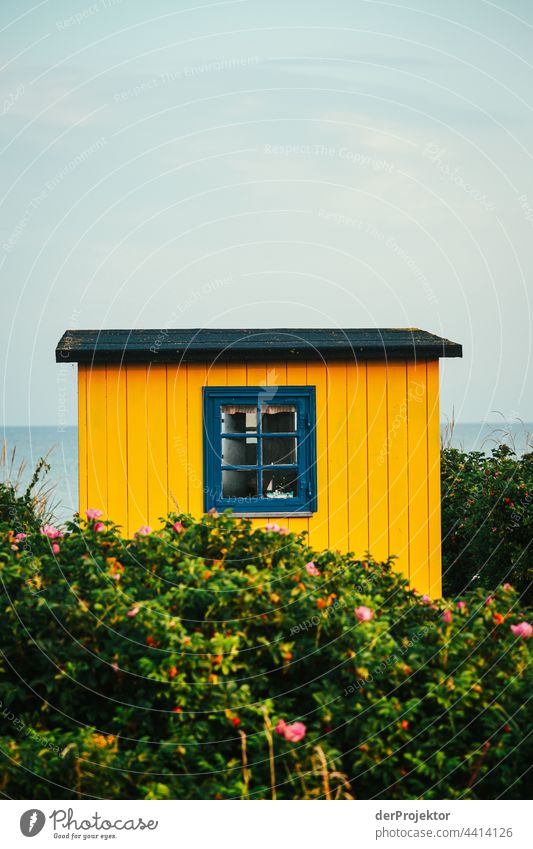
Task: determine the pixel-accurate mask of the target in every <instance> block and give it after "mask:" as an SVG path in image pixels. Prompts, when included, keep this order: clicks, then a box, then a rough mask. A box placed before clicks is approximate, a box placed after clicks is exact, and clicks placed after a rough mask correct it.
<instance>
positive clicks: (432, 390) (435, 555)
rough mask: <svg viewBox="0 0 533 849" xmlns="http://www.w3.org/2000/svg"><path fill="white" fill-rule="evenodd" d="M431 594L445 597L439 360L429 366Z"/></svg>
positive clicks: (428, 429) (431, 362)
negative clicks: (443, 592) (443, 590)
mask: <svg viewBox="0 0 533 849" xmlns="http://www.w3.org/2000/svg"><path fill="white" fill-rule="evenodd" d="M427 417H428V428H427V439H428V508H429V593H428V595H430V596H431V597H432V598H440V596H441V595H442V559H441V494H440V408H439V361H438V360H431V361H429V362H428V363H427Z"/></svg>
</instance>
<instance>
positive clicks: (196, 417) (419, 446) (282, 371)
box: [78, 360, 441, 597]
mask: <svg viewBox="0 0 533 849" xmlns="http://www.w3.org/2000/svg"><path fill="white" fill-rule="evenodd" d="M438 368H439V367H438V361H427V362H426V361H425V360H422V361H418V362H417V363H414V362H390V363H384V362H376V363H374V362H372V363H370V362H369V363H359V364H358V365H356V364H355V363H353V362H331V363H329V364H327V365H324V364H323V363H316V362H307V363H306V362H297V363H287V364H284V363H268V362H264V363H253V364H251V363H249V364H243V365H239V364H233V363H232V364H229V363H228V364H225V363H218V364H216V365H214V366H209V367H208V366H204V365H196V364H194V365H193V364H189V365H182V366H178V365H171V364H169V365H155V366H154V365H146V366H144V365H123V366H121V367H119V366H107V367H106V366H92V367H87V366H82V365H80V366H79V395H78V401H79V457H80V472H79V474H80V511H83V510H85V509H86V508H87V507H98V508H100V509H101V510H103V511H104V513H105V515H106V516H108V517H109V518H112V519H113V520H114V521H115V522H117V523H119V524H120V525H122V527H123V529H124V532H125V533H127V534H128V535H131V534H132V533H134V532H135V531H136V530H137V529H138V528H139V527H140V526H141V525H144V524H148V525H151V526H153V527H156V526H157V525H158V519H159V517H161V516H164V515H165V514H166V513H167V511H169V510H176V511H183V512H190V513H192V514H193V515H195V516H200V515H201V514H202V512H203V460H202V450H203V449H202V387H203V386H206V385H212V386H226V385H227V386H246V385H248V386H258V385H277V386H283V385H286V384H287V385H293V386H294V385H297V386H301V385H312V386H316V398H317V434H316V436H317V480H318V511H317V513H316V514H314V515H313V516H312V517H311V518H292V519H291V518H289V519H287V520H286V522H285V524H286V525H288V527H289V528H290V529H291V530H295V531H301V530H305V531H308V533H309V540H310V543H311V545H312V546H314V547H315V548H317V549H322V548H327V547H329V548H334V549H337V548H338V549H340V550H343V551H346V550H349V551H353V552H354V553H355V554H356V555H357V556H363V555H364V554H365V552H367V551H370V552H371V554H372V555H373V556H374V558H376V559H383V558H385V557H387V555H388V554H389V553H390V554H395V555H397V557H398V560H397V567H398V568H399V569H400V570H401V571H402V572H403V573H404V574H405V575H406V576H408V577H409V579H410V581H411V585H412V586H414V587H415V588H416V589H418V590H419V591H420V592H427V593H428V594H429V595H431V596H433V597H436V596H438V595H440V592H441V560H440V541H441V540H440V535H441V532H440V466H439V464H440V436H439V372H438ZM265 521H267V520H266V519H264V518H262V519H256V520H254V523H255V524H257V525H264V523H265ZM276 521H278V522H281V523H284V520H279V519H278V520H276Z"/></svg>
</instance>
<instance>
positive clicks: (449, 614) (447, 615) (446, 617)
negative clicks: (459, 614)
mask: <svg viewBox="0 0 533 849" xmlns="http://www.w3.org/2000/svg"><path fill="white" fill-rule="evenodd" d="M442 618H443V619H444V621H445V622H446V624H447V625H449V624H450V622H451V621H452V619H453V614H452V611H451V610H445V611H444V613H443V614H442Z"/></svg>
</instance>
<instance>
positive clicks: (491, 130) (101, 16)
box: [0, 0, 533, 424]
mask: <svg viewBox="0 0 533 849" xmlns="http://www.w3.org/2000/svg"><path fill="white" fill-rule="evenodd" d="M532 45H533V6H531V5H530V4H529V3H527V2H525V0H524V2H521V1H520V0H507V2H506V3H505V4H504V5H498V4H496V3H489V2H482V0H469V2H468V3H465V2H464V0H463V2H461V3H459V2H454V0H452V2H449V0H446V2H444V0H429V2H428V0H417V2H410V3H407V2H406V3H401V2H369V0H367V1H366V2H361V0H350V2H344V0H330V2H328V3H325V2H309V0H305V2H303V1H302V0H293V2H287V0H285V2H279V0H269V2H265V0H261V1H260V2H259V0H237V1H236V2H219V3H202V2H196V3H194V2H192V0H189V2H184V3H182V2H171V0H155V2H151V3H149V4H146V3H141V2H133V1H132V0H122V2H115V0H103V1H102V2H100V0H97V2H95V3H91V2H83V0H75V2H63V0H48V1H47V0H45V2H41V3H37V4H32V3H29V2H27V0H22V2H20V0H17V2H14V0H3V2H2V6H1V10H0V62H1V66H2V74H1V76H0V169H1V179H0V194H1V211H2V216H1V238H0V279H1V286H2V291H1V298H2V299H1V303H2V325H1V331H0V334H1V335H0V354H1V362H2V365H3V369H2V386H3V398H2V400H3V409H2V411H1V412H0V420H3V421H4V422H5V423H8V424H24V423H27V422H31V423H33V424H45V423H46V424H54V423H56V422H63V421H64V420H65V416H64V411H63V406H64V402H65V394H66V403H67V407H68V413H67V420H68V421H70V422H71V423H74V422H75V415H74V411H75V382H74V379H73V376H74V367H69V369H68V370H67V371H65V370H60V369H59V367H57V366H56V365H55V363H54V347H55V344H56V342H57V340H58V339H59V337H60V335H61V333H62V332H63V331H64V330H65V329H66V328H67V327H82V328H83V327H96V328H97V327H160V326H177V327H197V326H213V327H216V326H237V327H246V326H263V327H264V326H276V327H280V326H296V327H297V326H300V327H302V326H321V325H323V326H340V327H342V326H347V327H358V326H362V327H371V326H378V327H379V326H382V327H387V326H400V327H414V326H418V327H422V328H424V329H427V330H431V331H434V332H437V333H441V334H442V335H444V336H447V337H449V338H451V339H453V340H455V341H459V342H462V343H463V345H464V354H465V355H464V359H463V360H453V361H447V362H445V363H444V368H443V371H442V412H443V415H446V414H448V415H450V414H451V412H452V409H453V408H454V409H455V416H456V418H457V419H458V420H463V421H465V420H478V419H483V418H488V417H491V413H492V411H495V410H498V411H500V412H502V413H503V414H504V415H505V416H506V417H509V418H511V417H513V416H517V415H518V416H521V417H522V418H524V419H529V420H533V391H532V389H533V385H532V384H533V380H532V378H533V370H532V366H531V307H530V296H531V293H532V287H531V268H532V265H533V167H532V166H533V120H532V93H533V58H532V57H533V50H532Z"/></svg>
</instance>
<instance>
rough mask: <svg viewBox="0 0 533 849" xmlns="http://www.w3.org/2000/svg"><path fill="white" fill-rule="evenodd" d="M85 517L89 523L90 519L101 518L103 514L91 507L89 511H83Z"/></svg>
mask: <svg viewBox="0 0 533 849" xmlns="http://www.w3.org/2000/svg"><path fill="white" fill-rule="evenodd" d="M85 515H86V516H87V518H88V519H89V521H91V520H92V519H99V518H100V516H103V515H104V514H103V513H102V511H101V510H95V509H94V507H91V508H89V510H86V511H85Z"/></svg>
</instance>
